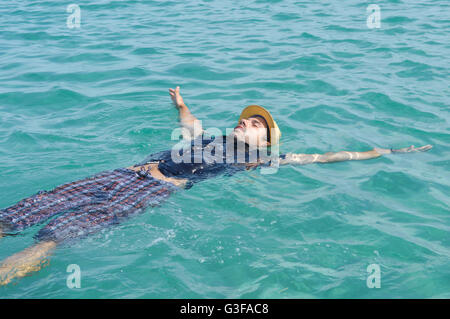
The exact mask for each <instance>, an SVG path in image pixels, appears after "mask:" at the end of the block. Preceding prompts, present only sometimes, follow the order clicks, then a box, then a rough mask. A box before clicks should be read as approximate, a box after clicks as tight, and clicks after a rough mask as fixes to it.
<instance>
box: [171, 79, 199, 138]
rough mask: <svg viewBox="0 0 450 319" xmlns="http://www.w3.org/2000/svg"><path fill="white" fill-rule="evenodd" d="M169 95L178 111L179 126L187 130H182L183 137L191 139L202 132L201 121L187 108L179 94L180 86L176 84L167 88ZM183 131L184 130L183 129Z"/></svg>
mask: <svg viewBox="0 0 450 319" xmlns="http://www.w3.org/2000/svg"><path fill="white" fill-rule="evenodd" d="M169 94H170V97H171V98H172V102H173V104H174V105H175V106H176V108H177V109H178V111H179V112H180V122H181V126H182V127H183V128H184V129H185V130H187V132H183V138H185V139H192V138H195V137H196V136H198V135H200V134H201V133H202V132H203V128H202V122H201V121H199V120H198V119H197V118H196V117H195V116H194V115H193V114H192V113H191V111H190V110H189V108H188V107H187V106H186V104H185V103H184V101H183V98H182V97H181V94H180V87H179V86H177V87H176V88H175V90H174V89H169ZM183 131H184V130H183Z"/></svg>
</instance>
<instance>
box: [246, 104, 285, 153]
mask: <svg viewBox="0 0 450 319" xmlns="http://www.w3.org/2000/svg"><path fill="white" fill-rule="evenodd" d="M255 116H256V117H262V118H263V119H264V120H265V121H266V123H267V128H268V134H267V141H268V142H269V144H270V145H272V146H273V145H276V144H278V142H279V141H280V137H281V131H280V129H279V128H278V125H277V123H276V122H275V120H274V119H273V117H272V115H271V114H270V113H269V111H267V110H266V109H265V108H263V107H262V106H259V105H249V106H247V107H246V108H245V109H244V110H243V111H242V113H241V116H240V117H239V121H238V123H239V122H240V121H241V120H242V119H248V118H249V117H255Z"/></svg>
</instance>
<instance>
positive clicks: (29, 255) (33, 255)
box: [0, 241, 56, 286]
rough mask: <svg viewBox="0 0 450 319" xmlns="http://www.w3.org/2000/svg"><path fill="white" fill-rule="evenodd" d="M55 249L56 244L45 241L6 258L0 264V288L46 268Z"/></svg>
mask: <svg viewBox="0 0 450 319" xmlns="http://www.w3.org/2000/svg"><path fill="white" fill-rule="evenodd" d="M55 247H56V243H55V242H52V241H43V242H39V243H37V244H35V245H33V246H31V247H28V248H27V249H25V250H23V251H21V252H19V253H17V254H14V255H12V256H11V257H8V258H6V259H5V260H4V261H3V262H2V264H0V286H3V285H6V284H8V283H10V282H11V280H13V279H14V278H21V277H24V276H26V275H28V274H29V273H31V272H34V271H38V270H40V269H41V268H43V267H45V266H46V265H47V264H48V257H49V256H50V255H51V253H52V252H53V250H54V249H55Z"/></svg>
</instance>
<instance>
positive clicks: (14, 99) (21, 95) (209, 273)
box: [0, 0, 450, 298]
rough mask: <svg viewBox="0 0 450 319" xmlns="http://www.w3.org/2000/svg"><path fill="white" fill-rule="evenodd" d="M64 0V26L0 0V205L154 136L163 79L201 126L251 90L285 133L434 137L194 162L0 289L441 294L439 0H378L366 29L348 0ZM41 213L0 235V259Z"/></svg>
mask: <svg viewBox="0 0 450 319" xmlns="http://www.w3.org/2000/svg"><path fill="white" fill-rule="evenodd" d="M74 3H76V4H78V5H79V6H80V8H81V28H79V29H76V28H75V29H69V28H68V27H67V25H66V19H67V17H68V16H69V13H67V12H66V6H67V4H68V3H62V2H61V1H16V0H14V1H3V2H2V4H0V16H1V19H0V172H1V173H0V194H1V197H0V207H2V208H4V207H7V206H9V205H12V204H14V203H15V202H17V201H18V200H20V199H22V198H24V197H27V196H30V195H32V194H34V193H36V192H37V191H38V190H42V189H47V190H49V189H52V188H54V187H55V186H57V185H59V184H62V183H65V182H70V181H73V180H76V179H80V178H83V177H86V176H89V175H91V174H94V173H97V172H100V171H102V170H106V169H113V168H118V167H124V166H128V165H130V164H134V163H136V162H139V161H141V160H142V159H143V158H145V157H146V156H147V155H148V154H150V153H153V152H156V151H161V150H165V149H167V148H169V147H170V146H171V145H173V144H174V143H175V142H174V141H171V139H170V136H171V132H172V129H174V128H175V127H177V126H178V122H177V111H176V109H175V108H174V107H173V106H172V105H171V101H170V97H169V94H168V88H169V87H175V86H176V85H180V86H181V92H182V94H183V97H184V100H185V102H186V103H187V104H188V106H190V108H191V110H192V112H193V113H195V114H196V115H197V117H198V118H199V119H201V120H203V126H204V127H206V128H207V127H218V128H220V129H223V130H225V128H227V127H234V126H235V123H236V120H237V117H238V115H239V112H240V111H241V109H242V108H243V107H244V106H246V105H249V104H260V105H263V106H266V107H267V108H268V109H269V110H270V111H271V112H272V113H273V114H274V116H275V117H276V119H277V122H278V125H279V126H280V128H281V130H282V132H283V137H282V145H281V151H282V152H289V151H291V152H298V153H311V152H321V153H324V152H328V151H339V150H353V151H365V150H370V149H372V148H373V147H394V148H398V147H406V146H409V145H411V144H413V145H416V146H421V145H425V144H432V145H433V146H434V148H433V149H432V150H431V151H429V152H428V153H421V154H406V155H397V156H386V157H383V158H379V159H374V160H370V161H361V162H356V161H353V162H343V163H335V164H329V165H307V166H301V167H300V166H297V167H293V166H288V167H282V168H280V170H279V171H278V172H277V173H276V174H273V175H262V174H260V172H259V171H251V172H244V173H241V174H238V175H235V176H233V177H218V178H215V179H211V180H207V181H205V182H202V183H200V184H197V185H195V186H194V187H193V188H192V189H190V190H187V191H180V192H177V193H176V194H174V195H173V196H171V197H170V198H169V199H168V200H167V201H166V202H165V204H164V205H162V206H161V207H157V208H151V209H148V211H147V212H146V213H145V214H143V215H140V216H138V217H136V218H134V219H131V220H129V221H128V222H126V223H124V224H121V225H119V226H117V227H114V228H111V229H107V230H105V231H104V232H102V233H99V234H97V235H94V236H91V237H89V238H86V239H84V240H82V241H79V242H78V243H75V244H74V245H72V246H70V247H60V248H58V249H57V250H56V252H55V253H54V255H53V257H52V258H51V261H50V265H49V266H48V267H46V268H44V269H43V270H42V271H40V272H39V273H35V274H34V275H32V276H30V277H26V278H23V279H21V280H19V281H16V282H15V284H12V285H9V286H6V287H0V297H8V298H121V297H123V298H144V297H145V298H185V297H197V298H205V297H207V298H215V297H217V298H231V297H232V298H304V297H308V298H430V297H432V298H442V297H446V298H449V297H450V267H449V266H450V235H449V234H450V233H449V231H450V210H449V204H450V201H449V194H450V192H449V190H450V187H449V186H450V179H449V168H450V152H449V150H448V148H449V146H450V131H449V122H450V115H449V107H448V106H449V93H450V92H449V67H448V66H449V65H450V61H449V54H450V46H449V38H450V32H449V29H450V14H449V12H450V5H449V3H448V1H430V2H425V3H423V4H421V3H420V2H419V1H406V0H405V1H378V2H376V3H377V4H378V5H379V6H380V8H381V28H379V29H369V28H368V27H367V25H366V18H367V13H366V8H367V6H368V4H370V3H372V2H364V1H345V2H344V1H335V2H332V3H329V2H327V3H324V2H322V1H320V2H319V1H310V2H308V1H300V2H294V1H262V0H259V1H246V2H237V1H229V0H220V1H219V0H217V1H183V2H181V1H180V2H175V1H173V2H167V1H145V2H144V1H75V0H74ZM39 227H40V226H38V227H33V228H31V229H28V230H26V231H25V232H23V233H21V234H20V235H18V236H13V237H5V238H2V239H0V259H4V258H6V257H7V256H9V255H11V254H13V253H14V252H17V251H19V250H22V249H24V248H25V247H27V246H29V245H31V244H32V243H33V239H32V237H33V235H34V234H35V233H36V231H37V230H38V229H39ZM70 264H78V265H79V266H80V268H81V286H82V287H81V289H69V288H68V287H67V286H66V279H67V275H68V273H67V272H66V269H67V266H68V265H70ZM370 264H378V265H379V266H380V268H381V288H379V289H377V288H373V289H369V288H368V287H367V285H366V279H367V276H368V273H367V270H366V269H367V267H368V266H369V265H370Z"/></svg>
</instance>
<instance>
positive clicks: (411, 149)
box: [373, 144, 433, 155]
mask: <svg viewBox="0 0 450 319" xmlns="http://www.w3.org/2000/svg"><path fill="white" fill-rule="evenodd" d="M432 148H433V146H431V145H429V144H428V145H425V146H421V147H414V145H411V146H409V147H404V148H399V149H397V150H394V149H392V148H391V149H388V148H374V149H373V150H374V151H376V152H377V153H378V154H380V155H385V154H391V153H392V154H395V153H413V152H426V151H428V150H430V149H432Z"/></svg>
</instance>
